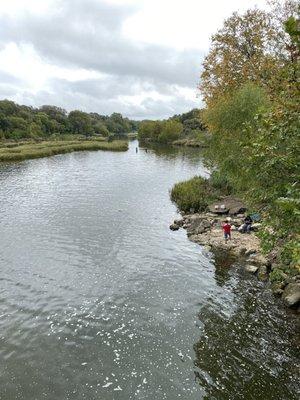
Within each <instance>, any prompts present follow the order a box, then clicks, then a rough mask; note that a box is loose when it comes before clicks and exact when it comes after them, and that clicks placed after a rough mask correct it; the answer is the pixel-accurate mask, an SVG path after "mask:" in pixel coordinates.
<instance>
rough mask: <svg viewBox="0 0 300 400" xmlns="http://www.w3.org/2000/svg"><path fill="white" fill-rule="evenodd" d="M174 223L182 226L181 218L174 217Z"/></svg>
mask: <svg viewBox="0 0 300 400" xmlns="http://www.w3.org/2000/svg"><path fill="white" fill-rule="evenodd" d="M174 224H175V225H178V226H183V219H175V221H174Z"/></svg>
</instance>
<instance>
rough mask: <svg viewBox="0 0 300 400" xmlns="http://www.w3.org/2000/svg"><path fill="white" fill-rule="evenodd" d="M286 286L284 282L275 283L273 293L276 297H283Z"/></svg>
mask: <svg viewBox="0 0 300 400" xmlns="http://www.w3.org/2000/svg"><path fill="white" fill-rule="evenodd" d="M285 286H286V284H285V283H284V282H275V283H273V284H272V292H273V294H274V295H275V296H281V295H282V293H283V289H284V288H285Z"/></svg>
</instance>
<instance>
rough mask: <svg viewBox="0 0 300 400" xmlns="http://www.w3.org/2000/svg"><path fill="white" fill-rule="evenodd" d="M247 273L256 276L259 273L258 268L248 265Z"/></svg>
mask: <svg viewBox="0 0 300 400" xmlns="http://www.w3.org/2000/svg"><path fill="white" fill-rule="evenodd" d="M245 271H247V272H250V273H251V274H255V273H256V272H257V271H258V267H257V266H256V265H246V267H245Z"/></svg>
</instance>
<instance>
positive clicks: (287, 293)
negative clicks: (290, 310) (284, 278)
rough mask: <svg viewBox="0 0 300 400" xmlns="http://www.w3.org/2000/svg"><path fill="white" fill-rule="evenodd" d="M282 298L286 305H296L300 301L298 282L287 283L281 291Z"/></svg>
mask: <svg viewBox="0 0 300 400" xmlns="http://www.w3.org/2000/svg"><path fill="white" fill-rule="evenodd" d="M282 299H283V301H284V303H285V304H286V305H287V306H288V307H296V306H297V305H298V304H299V303H300V283H299V282H298V283H289V284H288V285H287V286H286V288H285V289H284V291H283V293H282Z"/></svg>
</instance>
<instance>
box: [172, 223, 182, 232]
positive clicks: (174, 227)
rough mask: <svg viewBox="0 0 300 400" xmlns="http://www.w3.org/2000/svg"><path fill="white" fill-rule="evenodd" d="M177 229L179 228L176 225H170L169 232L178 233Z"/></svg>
mask: <svg viewBox="0 0 300 400" xmlns="http://www.w3.org/2000/svg"><path fill="white" fill-rule="evenodd" d="M179 228H180V226H178V225H177V224H171V225H170V229H171V231H178V229H179Z"/></svg>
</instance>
